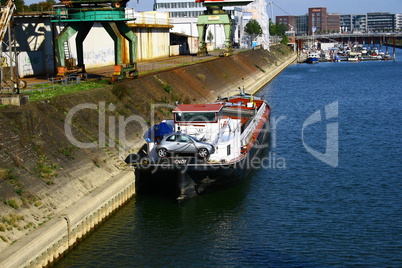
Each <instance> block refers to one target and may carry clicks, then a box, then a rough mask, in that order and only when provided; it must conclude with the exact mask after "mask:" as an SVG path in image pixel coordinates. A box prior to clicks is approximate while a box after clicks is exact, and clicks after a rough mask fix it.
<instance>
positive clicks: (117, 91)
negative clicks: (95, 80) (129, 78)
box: [112, 82, 128, 100]
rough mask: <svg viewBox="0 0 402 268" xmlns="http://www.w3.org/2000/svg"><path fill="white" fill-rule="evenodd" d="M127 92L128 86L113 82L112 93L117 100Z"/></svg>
mask: <svg viewBox="0 0 402 268" xmlns="http://www.w3.org/2000/svg"><path fill="white" fill-rule="evenodd" d="M127 92H128V87H127V85H125V84H124V83H121V82H118V83H115V84H113V88H112V93H113V95H115V96H116V97H117V98H118V99H119V100H121V99H122V98H123V96H124V95H126V94H127Z"/></svg>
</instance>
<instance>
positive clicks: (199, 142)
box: [126, 90, 271, 201]
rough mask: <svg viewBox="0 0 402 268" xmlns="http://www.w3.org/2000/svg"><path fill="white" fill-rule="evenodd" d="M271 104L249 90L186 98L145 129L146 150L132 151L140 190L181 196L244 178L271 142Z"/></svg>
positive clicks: (194, 194)
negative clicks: (211, 99) (209, 99)
mask: <svg viewBox="0 0 402 268" xmlns="http://www.w3.org/2000/svg"><path fill="white" fill-rule="evenodd" d="M270 111H271V109H270V107H269V105H268V103H267V101H266V100H264V98H260V97H255V96H252V95H249V94H246V93H244V90H240V93H239V94H237V95H234V96H230V97H226V98H218V100H217V101H216V102H215V103H209V104H181V105H177V106H176V107H175V108H174V110H173V111H172V117H173V118H172V119H167V120H164V121H162V122H161V123H159V124H157V125H154V126H152V127H151V128H150V129H149V130H148V131H147V132H146V133H145V134H144V138H145V140H146V142H147V149H146V154H145V155H138V154H131V155H129V156H128V157H127V158H126V163H128V164H131V165H133V166H134V167H135V169H134V172H135V186H136V192H137V193H139V194H141V193H144V192H159V193H162V194H167V195H170V196H174V198H176V199H177V200H178V201H182V200H185V199H187V198H191V197H194V196H197V195H199V194H202V193H205V192H210V191H215V190H219V189H222V188H225V187H228V186H230V185H234V184H237V183H239V182H241V181H243V180H244V179H245V178H246V177H247V176H248V174H249V173H250V171H251V170H252V169H253V168H256V166H258V162H259V161H258V157H259V156H260V153H261V151H262V150H264V149H265V148H267V147H268V138H269V133H270V122H269V118H270Z"/></svg>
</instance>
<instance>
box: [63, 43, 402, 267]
mask: <svg viewBox="0 0 402 268" xmlns="http://www.w3.org/2000/svg"><path fill="white" fill-rule="evenodd" d="M401 54H402V53H400V51H399V50H398V56H399V61H396V62H393V61H389V62H383V61H381V62H358V63H347V62H342V63H319V64H318V65H293V66H291V67H289V68H288V69H286V70H285V71H284V72H282V73H281V74H280V75H279V76H278V77H277V78H276V79H275V80H274V81H272V82H271V83H270V84H269V85H267V86H266V87H265V88H264V89H263V90H262V91H261V92H260V94H264V95H265V96H266V97H267V99H268V100H269V102H270V104H271V106H272V109H273V114H272V119H278V118H279V117H280V116H282V118H283V117H284V119H282V120H280V121H279V122H278V123H277V129H276V137H275V141H273V140H271V143H272V144H271V149H270V150H269V151H268V150H267V151H266V152H265V156H266V157H269V156H270V157H271V161H272V162H273V159H272V157H273V156H275V158H276V160H278V159H280V160H282V161H283V162H284V163H285V165H286V168H280V167H283V165H282V166H279V167H278V166H275V165H273V166H271V168H269V169H260V170H256V171H254V172H253V173H252V175H251V176H250V178H249V179H248V180H247V181H246V182H245V183H243V184H241V185H238V186H235V187H233V188H230V189H226V190H224V191H220V192H216V193H212V194H207V195H204V196H200V197H198V198H195V199H193V200H189V201H188V202H185V203H183V204H176V203H174V202H172V201H171V200H167V199H164V198H162V197H155V196H138V197H136V198H134V199H133V200H132V201H131V202H130V203H129V204H127V205H126V206H125V207H124V208H123V209H122V210H120V211H119V212H118V213H116V214H115V215H114V216H113V217H112V218H111V219H110V220H108V221H107V222H106V223H104V224H103V225H101V226H100V227H99V228H98V229H97V230H96V231H95V232H94V233H92V234H91V235H90V236H88V238H87V239H86V240H85V241H83V242H82V243H81V244H80V245H79V246H78V247H77V248H76V249H75V250H73V251H71V252H70V254H69V255H68V256H67V257H65V258H64V259H63V260H62V261H61V262H60V263H59V264H57V266H58V267H93V266H96V267H132V266H149V267H157V266H179V267H188V266H192V267H193V266H194V267H197V266H202V267H203V266H222V267H232V266H237V267H240V266H254V267H255V266H260V267H326V266H340V267H345V266H362V267H398V266H399V267H400V266H402V227H401V222H402V201H401V200H402V170H401V166H402V165H401V164H402V163H401V159H402V139H401V136H400V135H401V126H400V124H401V122H402V116H401V114H402V100H401V82H402V81H401V74H402V64H401V61H400V58H401V56H402V55H401ZM335 101H337V102H338V109H339V115H338V117H337V118H332V119H330V120H328V122H329V123H331V122H332V123H334V122H338V123H339V165H338V166H337V167H335V168H334V167H331V166H328V165H327V164H325V163H323V162H321V161H319V160H318V159H316V158H315V157H314V156H312V155H311V154H309V153H308V152H307V151H306V149H305V148H304V146H303V141H302V138H301V132H302V125H303V122H304V121H305V120H306V119H307V118H308V117H309V116H310V115H311V114H312V113H314V112H315V111H317V110H322V112H324V107H325V106H326V105H328V104H330V103H333V102H335ZM324 114H325V113H322V115H323V120H322V121H321V122H319V123H317V124H315V125H314V126H313V125H312V126H311V128H309V129H306V130H305V132H304V134H305V137H304V141H305V143H306V144H308V145H309V146H310V147H312V148H314V149H316V150H317V151H320V152H323V153H324V152H325V146H326V143H325V139H326V134H325V128H326V123H328V122H327V121H325V116H324ZM272 145H276V146H275V147H274V146H272Z"/></svg>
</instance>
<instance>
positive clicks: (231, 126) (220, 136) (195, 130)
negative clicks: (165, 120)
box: [173, 103, 241, 162]
mask: <svg viewBox="0 0 402 268" xmlns="http://www.w3.org/2000/svg"><path fill="white" fill-rule="evenodd" d="M224 106H225V105H224V104H223V103H214V104H181V105H178V106H177V107H176V108H175V109H174V110H173V116H174V131H176V132H178V131H180V132H183V133H186V134H188V135H190V136H193V137H195V138H196V139H198V140H200V141H202V142H206V143H210V144H212V145H214V146H215V153H214V154H212V155H211V156H210V161H219V162H222V161H226V162H229V161H230V159H233V158H236V157H238V156H239V155H240V149H241V144H240V135H241V119H234V118H231V117H229V116H225V115H224Z"/></svg>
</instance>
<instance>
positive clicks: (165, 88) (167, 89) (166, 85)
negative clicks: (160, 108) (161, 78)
mask: <svg viewBox="0 0 402 268" xmlns="http://www.w3.org/2000/svg"><path fill="white" fill-rule="evenodd" d="M162 87H163V89H164V90H165V91H166V92H167V93H171V92H172V88H171V87H170V85H169V84H168V83H164V84H162Z"/></svg>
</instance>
